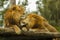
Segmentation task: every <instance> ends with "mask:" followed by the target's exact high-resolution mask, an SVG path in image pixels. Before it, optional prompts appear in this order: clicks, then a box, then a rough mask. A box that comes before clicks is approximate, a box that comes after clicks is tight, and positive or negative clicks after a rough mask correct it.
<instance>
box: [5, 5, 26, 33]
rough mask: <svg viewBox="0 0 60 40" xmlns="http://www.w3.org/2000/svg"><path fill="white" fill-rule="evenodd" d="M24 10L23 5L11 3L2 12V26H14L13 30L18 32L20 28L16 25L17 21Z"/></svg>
mask: <svg viewBox="0 0 60 40" xmlns="http://www.w3.org/2000/svg"><path fill="white" fill-rule="evenodd" d="M24 11H25V9H24V7H23V6H21V5H20V6H19V5H13V6H12V7H11V8H9V9H8V10H7V11H6V13H5V14H4V24H5V25H4V26H5V27H8V28H10V27H12V28H14V30H15V32H16V33H18V31H19V30H20V29H19V27H18V26H19V22H20V20H21V16H22V15H23V14H24ZM12 25H13V26H12Z"/></svg>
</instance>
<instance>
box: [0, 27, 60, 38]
mask: <svg viewBox="0 0 60 40" xmlns="http://www.w3.org/2000/svg"><path fill="white" fill-rule="evenodd" d="M21 35H22V36H27V37H43V38H45V37H46V38H50V37H51V38H60V33H59V32H32V31H21V34H16V33H15V32H14V30H12V29H10V28H0V36H21Z"/></svg>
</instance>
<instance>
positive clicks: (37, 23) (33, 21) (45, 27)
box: [21, 14, 57, 32]
mask: <svg viewBox="0 0 60 40" xmlns="http://www.w3.org/2000/svg"><path fill="white" fill-rule="evenodd" d="M21 23H22V24H25V25H26V28H27V29H31V31H40V32H57V30H56V29H55V28H54V27H53V26H51V25H50V24H49V23H48V21H47V20H46V19H45V18H44V17H42V16H39V15H36V14H29V15H27V16H26V18H25V19H24V20H23V21H22V22H21Z"/></svg>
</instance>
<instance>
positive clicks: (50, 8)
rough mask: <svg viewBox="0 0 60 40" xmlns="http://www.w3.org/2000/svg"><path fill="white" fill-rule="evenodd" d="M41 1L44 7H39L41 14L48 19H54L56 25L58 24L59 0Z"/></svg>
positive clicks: (59, 13) (59, 18)
mask: <svg viewBox="0 0 60 40" xmlns="http://www.w3.org/2000/svg"><path fill="white" fill-rule="evenodd" d="M42 3H43V4H44V6H43V7H44V8H41V7H40V12H41V13H42V15H43V16H44V17H45V18H46V19H48V20H49V21H52V20H54V21H55V23H56V25H59V20H60V16H59V15H60V0H43V1H42ZM52 25H53V24H52Z"/></svg>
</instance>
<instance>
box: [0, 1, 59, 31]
mask: <svg viewBox="0 0 60 40" xmlns="http://www.w3.org/2000/svg"><path fill="white" fill-rule="evenodd" d="M14 4H16V5H23V6H24V7H25V9H26V10H25V12H26V14H27V13H30V12H35V13H36V14H38V15H42V16H43V17H45V18H46V19H47V20H48V21H49V23H50V24H51V25H53V26H54V27H56V29H57V30H58V31H60V16H59V15H60V0H0V26H4V23H3V20H4V18H3V15H4V13H5V11H6V10H7V9H8V8H9V7H11V6H12V5H14Z"/></svg>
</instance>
